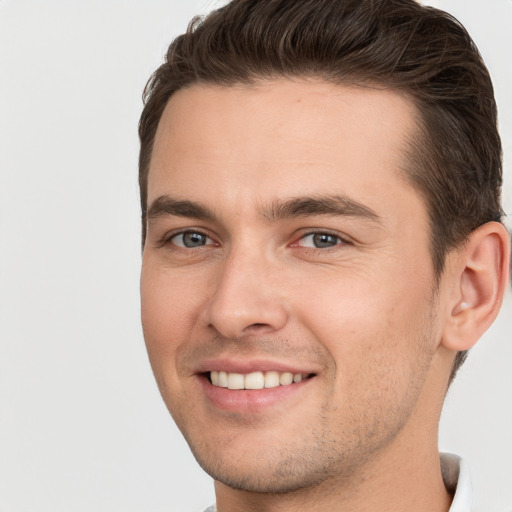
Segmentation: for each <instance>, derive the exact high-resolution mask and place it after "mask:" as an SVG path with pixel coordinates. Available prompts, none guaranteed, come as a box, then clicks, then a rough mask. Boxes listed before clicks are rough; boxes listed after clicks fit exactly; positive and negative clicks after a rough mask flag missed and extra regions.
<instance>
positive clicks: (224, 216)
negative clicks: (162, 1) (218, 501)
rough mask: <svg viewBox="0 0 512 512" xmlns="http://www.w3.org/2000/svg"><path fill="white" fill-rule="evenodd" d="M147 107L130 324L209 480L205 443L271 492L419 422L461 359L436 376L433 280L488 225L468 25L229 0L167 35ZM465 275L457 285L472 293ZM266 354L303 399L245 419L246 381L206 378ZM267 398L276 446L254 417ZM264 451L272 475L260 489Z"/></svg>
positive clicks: (260, 366)
mask: <svg viewBox="0 0 512 512" xmlns="http://www.w3.org/2000/svg"><path fill="white" fill-rule="evenodd" d="M145 102H146V103H145V108H144V111H143V114H142V117H141V122H140V139H141V152H140V188H141V202H142V221H143V244H146V247H145V251H144V252H145V254H144V260H145V261H144V264H143V278H142V289H143V323H144V331H145V336H146V342H147V345H148V350H149V354H150V359H151V362H152V365H153V369H154V371H155V375H156V378H157V381H158V383H159V387H160V389H161V391H162V395H163V396H164V400H165V401H166V403H167V405H168V407H169V409H170V410H171V412H172V414H173V416H174V418H175V419H176V421H177V423H178V425H179V426H180V428H181V429H182V431H183V433H184V434H185V436H186V437H187V439H188V440H189V443H190V444H191V446H192V449H193V451H194V452H195V454H196V456H197V458H198V459H199V460H200V461H201V462H202V464H203V465H204V467H206V468H208V470H209V471H210V472H211V473H212V474H213V475H214V476H215V477H216V478H218V479H222V478H221V477H222V475H224V474H225V471H226V468H225V467H224V466H223V463H224V462H225V461H223V460H222V457H220V456H217V455H218V454H217V452H215V447H217V446H219V445H220V446H222V447H223V450H224V452H225V453H229V458H230V463H232V464H233V465H234V466H235V467H237V468H238V469H237V471H238V474H239V475H241V476H240V478H239V479H238V480H236V481H235V480H230V478H231V477H232V476H233V475H232V474H231V477H229V476H228V477H225V480H224V481H225V482H226V483H228V485H232V486H235V487H236V486H239V487H240V488H243V489H248V490H260V491H262V492H284V491H286V490H293V489H296V488H298V487H300V486H301V485H302V486H305V485H313V484H314V483H315V482H317V480H319V479H322V478H326V475H334V474H339V473H340V471H341V469H340V468H342V467H343V468H344V470H343V471H345V473H346V475H349V474H350V473H352V472H353V471H355V468H356V466H357V464H359V463H362V462H361V461H364V460H365V459H369V458H371V457H375V456H376V454H377V453H378V452H379V451H382V450H384V448H385V447H387V446H389V445H390V444H391V443H392V442H393V440H394V439H395V438H396V437H397V436H398V435H399V433H400V432H401V431H403V430H404V429H405V425H408V424H411V423H414V422H416V423H417V424H421V425H425V424H426V422H425V417H424V416H422V415H423V414H424V413H425V411H426V410H428V409H429V408H434V409H435V405H433V404H436V403H437V402H438V401H439V400H437V399H436V398H435V396H437V395H436V393H438V394H439V393H440V392H441V391H442V392H445V391H446V387H447V384H448V381H449V379H450V375H451V376H452V377H453V375H454V374H455V371H456V370H457V368H458V367H459V366H460V364H461V363H462V361H463V359H464V354H465V350H460V352H459V354H458V355H457V356H456V358H455V362H454V361H453V359H451V360H450V365H449V366H448V367H447V375H446V379H445V380H444V381H443V380H442V379H440V380H439V379H438V380H436V381H435V383H434V381H433V380H432V379H434V378H433V377H432V375H433V373H432V372H431V367H432V366H436V365H437V366H442V365H440V364H439V365H438V364H437V362H436V361H437V360H438V359H439V358H441V359H443V361H446V360H448V359H449V358H447V357H445V356H446V351H445V352H444V355H442V356H440V355H439V353H440V349H438V344H437V340H439V339H440V337H441V336H442V332H441V331H443V321H442V318H439V311H441V310H442V309H443V307H444V306H445V304H444V302H443V301H446V300H448V299H447V298H446V297H447V294H444V295H442V294H441V298H440V294H439V293H438V290H439V287H440V286H442V283H443V279H444V278H445V276H446V275H450V274H454V273H456V272H457V268H458V267H457V266H456V265H451V262H452V261H458V260H457V254H458V251H459V249H460V248H461V247H465V246H470V247H472V245H471V244H472V243H473V242H472V240H474V239H478V237H480V239H482V237H481V235H478V236H476V235H475V236H474V233H476V232H480V233H484V235H485V236H487V235H486V233H487V234H490V235H492V234H493V233H494V232H493V228H486V227H485V226H487V225H488V223H492V222H493V221H494V222H499V221H500V218H501V209H500V198H499V195H500V185H501V145H500V139H499V136H498V133H497V129H496V106H495V103H494V99H493V90H492V84H491V81H490V78H489V75H488V73H487V70H486V68H485V66H484V64H483V62H482V60H481V58H480V56H479V54H478V51H477V50H476V48H475V46H474V44H473V42H472V41H471V39H470V37H469V36H468V34H467V32H466V31H465V29H464V28H463V27H462V26H461V25H460V24H459V23H458V22H456V21H455V20H454V19H453V18H451V17H450V16H449V15H447V14H445V13H442V12H440V11H437V10H435V9H432V8H427V7H422V6H421V5H419V4H417V3H416V2H414V1H412V0H385V1H384V0H383V1H378V0H362V1H361V0H322V1H315V2H312V1H310V0H296V1H294V2H289V1H286V0H269V1H261V0H240V1H237V0H234V1H233V2H231V3H229V4H228V5H227V6H225V7H223V8H222V9H219V10H218V11H215V12H213V13H211V14H210V15H209V16H207V17H206V18H204V19H196V20H195V21H193V22H192V24H191V25H190V27H189V29H188V31H187V33H186V34H184V35H182V36H180V37H178V38H177V39H176V40H175V41H174V42H173V43H172V44H171V46H170V47H169V50H168V53H167V58H166V62H165V63H164V64H163V65H162V66H161V67H160V68H159V69H158V70H157V71H156V72H155V73H154V75H153V76H152V78H151V80H150V81H149V83H148V86H147V88H146V93H145ZM374 121H376V122H374ZM309 142H311V144H310V143H309ZM335 169H342V171H340V173H339V174H337V171H335ZM242 170H243V171H242ZM381 171H382V172H381ZM383 191H384V192H383ZM174 192H176V193H174ZM169 196H170V197H169ZM166 216H167V217H169V219H170V220H169V219H167V217H166ZM160 217H164V218H166V219H167V220H164V221H162V222H160V220H159V219H160ZM339 218H343V219H346V218H349V220H348V221H345V220H343V223H342V224H343V226H344V229H343V230H341V232H340V231H339V229H338V228H339V224H337V223H336V222H334V223H333V219H339ZM155 219H156V220H155ZM183 219H185V221H183ZM304 219H306V220H307V222H306V223H304V222H305V221H304ZM153 221H154V222H153ZM152 222H153V224H151V223H152ZM183 222H184V223H183ZM148 226H149V229H148ZM319 227H320V228H322V229H320V230H319V229H318V228H319ZM313 228H314V229H313ZM310 229H311V231H310ZM479 230H480V231H479ZM391 233H392V234H391ZM344 235H346V238H344ZM472 237H473V238H472ZM475 237H476V238H475ZM487 238H488V239H489V240H491V239H492V240H494V239H495V238H496V237H493V236H490V237H487ZM251 241H252V245H251ZM486 243H487V242H486ZM493 244H494V242H492V241H491V242H489V243H488V244H487V245H486V244H483V246H480V245H478V247H479V249H478V250H476V249H475V251H474V252H475V255H474V256H475V258H479V257H484V256H485V255H486V254H490V253H492V252H493V250H494V249H493V248H492V247H494V245H493ZM261 247H264V249H261V250H260V249H259V248H261ZM341 247H343V251H342V252H339V251H340V249H341ZM475 247H476V245H475ZM482 247H483V249H482ZM424 254H426V255H425V256H424ZM423 258H424V261H423ZM402 259H403V261H402ZM477 266H478V265H475V269H476V268H477ZM454 269H455V270H454ZM476 274H477V272H476V271H473V272H468V273H467V276H468V277H467V279H466V278H465V281H467V283H466V282H465V283H464V288H467V289H481V288H482V287H481V286H476V285H474V283H475V282H477V278H476V277H475V276H476ZM502 281H503V279H501V281H500V282H501V283H502ZM500 286H501V285H500ZM318 287H319V288H318ZM498 288H499V287H498ZM500 289H501V288H500ZM467 295H468V296H469V298H470V299H471V298H472V297H473V296H472V295H471V293H468V294H467ZM459 302H460V304H459V305H458V306H457V308H458V309H460V311H462V310H464V308H465V307H466V302H464V301H459ZM164 303H165V304H167V313H168V318H166V314H167V313H166V312H165V311H163V312H162V311H160V310H159V305H161V304H164ZM443 304H444V306H443ZM164 309H165V308H164ZM444 309H446V307H445V308H444ZM458 309H457V311H458ZM157 310H158V311H157ZM454 311H455V308H454ZM490 316H492V315H488V319H489V318H490ZM324 317H325V318H324ZM486 322H487V320H486ZM484 323H485V322H484ZM340 337H341V338H342V339H341V340H340ZM385 342H386V343H385ZM453 346H458V345H457V344H453ZM452 348H453V347H452ZM397 358H398V359H397ZM247 361H249V362H247ZM269 361H270V363H269ZM291 361H293V363H292V362H291ZM433 361H434V363H433ZM347 362H351V363H353V364H350V365H348V363H347ZM244 364H246V366H244ZM269 364H270V365H274V366H275V368H272V370H275V372H274V373H276V372H277V373H280V375H278V378H279V379H281V378H283V379H285V381H286V379H289V376H290V374H293V373H297V380H300V379H301V378H302V377H305V378H304V382H300V383H297V386H299V385H300V386H302V387H300V388H299V389H302V390H304V391H290V396H288V395H286V393H288V391H283V389H285V388H286V386H284V385H283V386H282V389H280V391H279V393H281V394H279V393H277V392H276V395H275V396H274V395H272V396H271V397H270V398H269V396H267V395H262V398H261V400H262V401H260V402H259V401H258V399H256V400H255V399H254V396H256V395H254V394H253V395H252V398H251V399H249V401H248V402H247V403H246V406H247V411H248V413H247V414H246V415H241V414H239V409H240V408H243V407H244V403H245V402H244V400H245V398H244V397H245V393H246V391H242V392H240V394H239V395H237V398H236V399H235V401H234V402H231V401H230V400H231V398H226V397H225V396H224V395H222V393H223V392H220V398H219V392H218V389H219V386H212V385H211V384H212V382H211V381H213V380H214V379H217V378H221V379H222V378H225V377H226V376H225V375H224V376H221V377H219V376H217V375H216V374H215V372H217V371H221V372H222V371H223V370H224V369H227V370H228V372H229V371H230V372H231V373H232V374H234V375H235V374H237V375H235V376H234V377H233V379H234V380H236V379H237V378H238V375H239V374H241V373H244V374H245V373H251V374H254V376H253V377H251V378H253V379H255V381H258V379H260V380H261V378H264V379H266V378H267V376H266V375H264V374H265V371H266V370H269V367H268V366H269ZM230 368H231V370H230ZM244 368H245V370H246V371H242V370H244ZM294 370H295V371H294ZM267 373H273V372H267ZM369 376H371V377H369ZM274 377H275V376H272V375H271V376H270V377H269V378H270V379H272V378H274ZM367 377H368V378H369V379H370V380H368V382H367V383H366V384H365V385H362V384H361V383H360V382H358V380H359V379H360V378H361V379H363V380H364V379H365V378H367ZM431 380H432V382H431ZM434 380H435V379H434ZM231 384H232V385H233V386H236V385H238V384H237V383H236V382H234V381H233V383H231ZM376 384H377V386H376ZM251 385H252V384H251ZM255 385H257V383H256V384H255ZM292 386H295V384H293V385H292ZM379 386H381V388H382V389H381V388H379ZM377 388H379V389H377ZM434 388H435V390H436V391H435V392H431V391H432V389H434ZM199 389H202V390H203V391H204V393H205V394H206V395H208V394H209V395H208V396H209V398H208V399H207V400H206V401H205V402H204V403H203V402H201V403H200V404H199V403H195V404H194V401H195V400H196V399H197V396H202V395H201V393H202V392H203V391H199ZM351 389H352V392H353V398H352V400H347V396H348V395H349V394H350V390H351ZM212 390H213V391H212ZM425 390H427V391H425ZM196 392H197V396H196V394H195V393H196ZM249 393H254V392H252V391H251V392H249ZM293 393H297V394H296V395H294V394H293ZM300 393H304V396H302V395H300ZM296 396H302V398H300V401H302V402H303V404H304V405H301V404H298V403H296V402H294V400H295V401H299V399H298V398H294V397H296ZM276 397H277V398H276ZM281 399H283V400H287V401H288V403H290V404H291V407H290V409H289V411H288V410H286V411H283V413H282V415H283V418H285V419H286V424H287V429H288V431H287V436H286V437H283V436H282V430H283V429H282V425H279V424H278V423H279V422H278V420H276V418H275V415H274V417H270V416H267V415H266V413H265V412H262V409H261V407H263V408H264V406H265V404H263V405H262V403H263V402H265V401H266V400H270V401H272V400H274V401H279V400H281ZM209 400H210V401H209ZM235 402H236V403H235ZM242 402H244V403H242ZM211 403H221V405H222V406H221V407H220V408H221V409H222V411H223V412H222V413H220V414H217V412H214V411H213V409H212V407H211ZM234 403H235V405H233V404H234ZM418 403H422V404H423V406H422V407H418V406H417V404H418ZM191 404H192V405H191ZM304 407H306V410H303V408H304ZM308 411H310V412H308ZM418 411H420V412H418ZM302 414H304V416H301V415H302ZM308 414H311V415H312V417H311V418H309V416H308ZM433 416H435V414H434V415H433ZM303 417H305V418H306V419H307V420H308V421H309V420H311V428H309V429H308V431H307V432H306V433H305V432H303V431H302V430H301V419H302V418H303ZM411 418H412V419H411ZM283 421H284V420H283ZM434 423H435V422H434ZM208 425H209V426H210V427H211V433H208V434H204V433H205V432H207V431H208V430H209V427H208ZM361 427H363V428H361ZM411 428H412V427H411ZM198 432H203V434H199V433H198ZM302 439H307V441H305V442H304V445H303V444H301V443H302V441H301V440H302ZM341 439H343V440H344V441H343V442H341V441H340V440H341ZM254 444H258V445H259V446H260V447H261V454H262V456H261V460H253V459H254V453H253V451H251V446H253V445H254ZM413 444H414V443H413V442H412V441H411V445H413ZM273 446H278V447H279V449H277V450H275V458H274V457H273V453H274V452H273V449H272V447H273ZM306 446H307V449H306ZM208 453H210V454H211V453H214V454H216V455H215V456H210V458H209V456H208ZM333 453H338V454H340V456H339V457H333V456H332V454H333ZM205 454H206V455H205ZM256 459H258V457H256ZM341 459H343V461H342V460H341ZM317 461H323V462H322V463H321V464H318V463H317ZM267 464H270V465H271V467H272V475H273V478H274V482H275V485H276V487H272V483H270V484H268V482H267V483H265V482H262V481H261V480H258V476H257V475H258V474H259V473H258V469H261V468H262V467H264V466H265V465H267ZM243 467H247V468H248V470H247V471H248V472H247V473H244V472H243V470H242V469H243ZM240 468H242V469H240ZM290 468H291V469H290ZM297 468H299V469H297ZM300 468H306V469H307V473H308V475H305V474H301V471H300ZM253 475H256V476H254V477H253ZM361 476H362V477H364V475H361ZM366 476H368V475H366ZM305 478H309V479H310V480H308V481H306V480H304V479H305Z"/></svg>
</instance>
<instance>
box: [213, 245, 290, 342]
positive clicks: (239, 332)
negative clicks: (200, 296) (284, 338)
mask: <svg viewBox="0 0 512 512" xmlns="http://www.w3.org/2000/svg"><path fill="white" fill-rule="evenodd" d="M277 272H278V269H277V268H276V262H275V261H273V260H272V258H269V257H268V256H267V255H266V254H265V251H264V249H263V248H262V247H261V246H260V247H258V246H255V245H253V244H247V245H238V246H236V247H235V246H234V247H232V248H231V250H230V251H229V253H228V254H227V256H226V259H225V260H224V262H223V264H222V268H221V269H219V272H218V274H217V276H216V279H215V283H214V284H213V286H214V290H213V293H212V296H211V299H210V301H209V304H208V305H207V308H206V317H207V318H206V321H207V323H208V324H209V325H210V326H212V327H213V328H214V329H216V330H217V331H218V332H219V334H221V335H222V336H223V337H226V338H230V339H237V338H240V337H243V336H244V335H247V334H248V333H250V332H251V333H253V332H255V331H266V332H270V331H274V330H278V329H280V328H281V327H283V326H284V324H285V323H286V320H287V311H286V306H285V303H284V293H283V292H284V290H282V289H281V286H280V285H279V281H278V280H277V279H276V276H277Z"/></svg>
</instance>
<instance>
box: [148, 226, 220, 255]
mask: <svg viewBox="0 0 512 512" xmlns="http://www.w3.org/2000/svg"><path fill="white" fill-rule="evenodd" d="M187 233H197V234H198V235H202V236H205V237H206V238H207V239H208V240H210V241H211V242H213V243H206V244H205V245H204V246H199V247H205V246H209V245H218V244H217V242H216V241H215V239H214V238H213V237H212V236H210V235H209V234H208V233H206V232H205V231H204V230H203V229H200V228H181V229H176V230H172V231H168V232H167V233H165V234H164V236H162V238H161V239H160V240H159V241H158V247H164V246H165V245H167V244H172V245H173V246H174V247H178V248H180V249H186V250H190V249H194V247H184V246H182V245H178V244H175V243H173V239H174V238H176V237H178V236H180V235H185V234H187Z"/></svg>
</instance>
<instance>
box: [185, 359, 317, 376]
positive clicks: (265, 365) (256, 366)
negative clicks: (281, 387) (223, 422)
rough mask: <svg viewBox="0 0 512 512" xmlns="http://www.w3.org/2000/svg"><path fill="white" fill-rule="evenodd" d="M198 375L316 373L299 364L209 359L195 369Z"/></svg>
mask: <svg viewBox="0 0 512 512" xmlns="http://www.w3.org/2000/svg"><path fill="white" fill-rule="evenodd" d="M195 371H196V373H206V372H210V371H224V372H228V373H242V374H247V373H252V372H270V371H276V372H280V373H285V372H290V373H294V374H296V373H302V374H312V373H316V372H315V371H314V370H313V369H312V368H311V367H308V366H305V365H303V364H300V365H299V364H297V363H287V362H283V361H272V360H268V359H247V360H241V359H232V358H220V359H207V360H204V361H201V362H200V363H199V364H198V365H197V367H196V368H195Z"/></svg>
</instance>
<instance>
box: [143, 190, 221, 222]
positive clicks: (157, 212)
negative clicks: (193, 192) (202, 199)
mask: <svg viewBox="0 0 512 512" xmlns="http://www.w3.org/2000/svg"><path fill="white" fill-rule="evenodd" d="M167 215H173V216H176V217H190V218H194V219H199V220H208V221H214V220H215V219H216V216H215V214H214V213H213V212H212V211H211V210H210V209H209V208H207V207H206V206H203V205H202V204H199V203H196V202H194V201H188V200H181V199H174V198H172V197H170V196H167V195H164V196H160V197H158V198H157V199H155V200H154V201H153V202H152V203H151V206H150V207H149V209H148V219H155V218H158V217H165V216H167Z"/></svg>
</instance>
